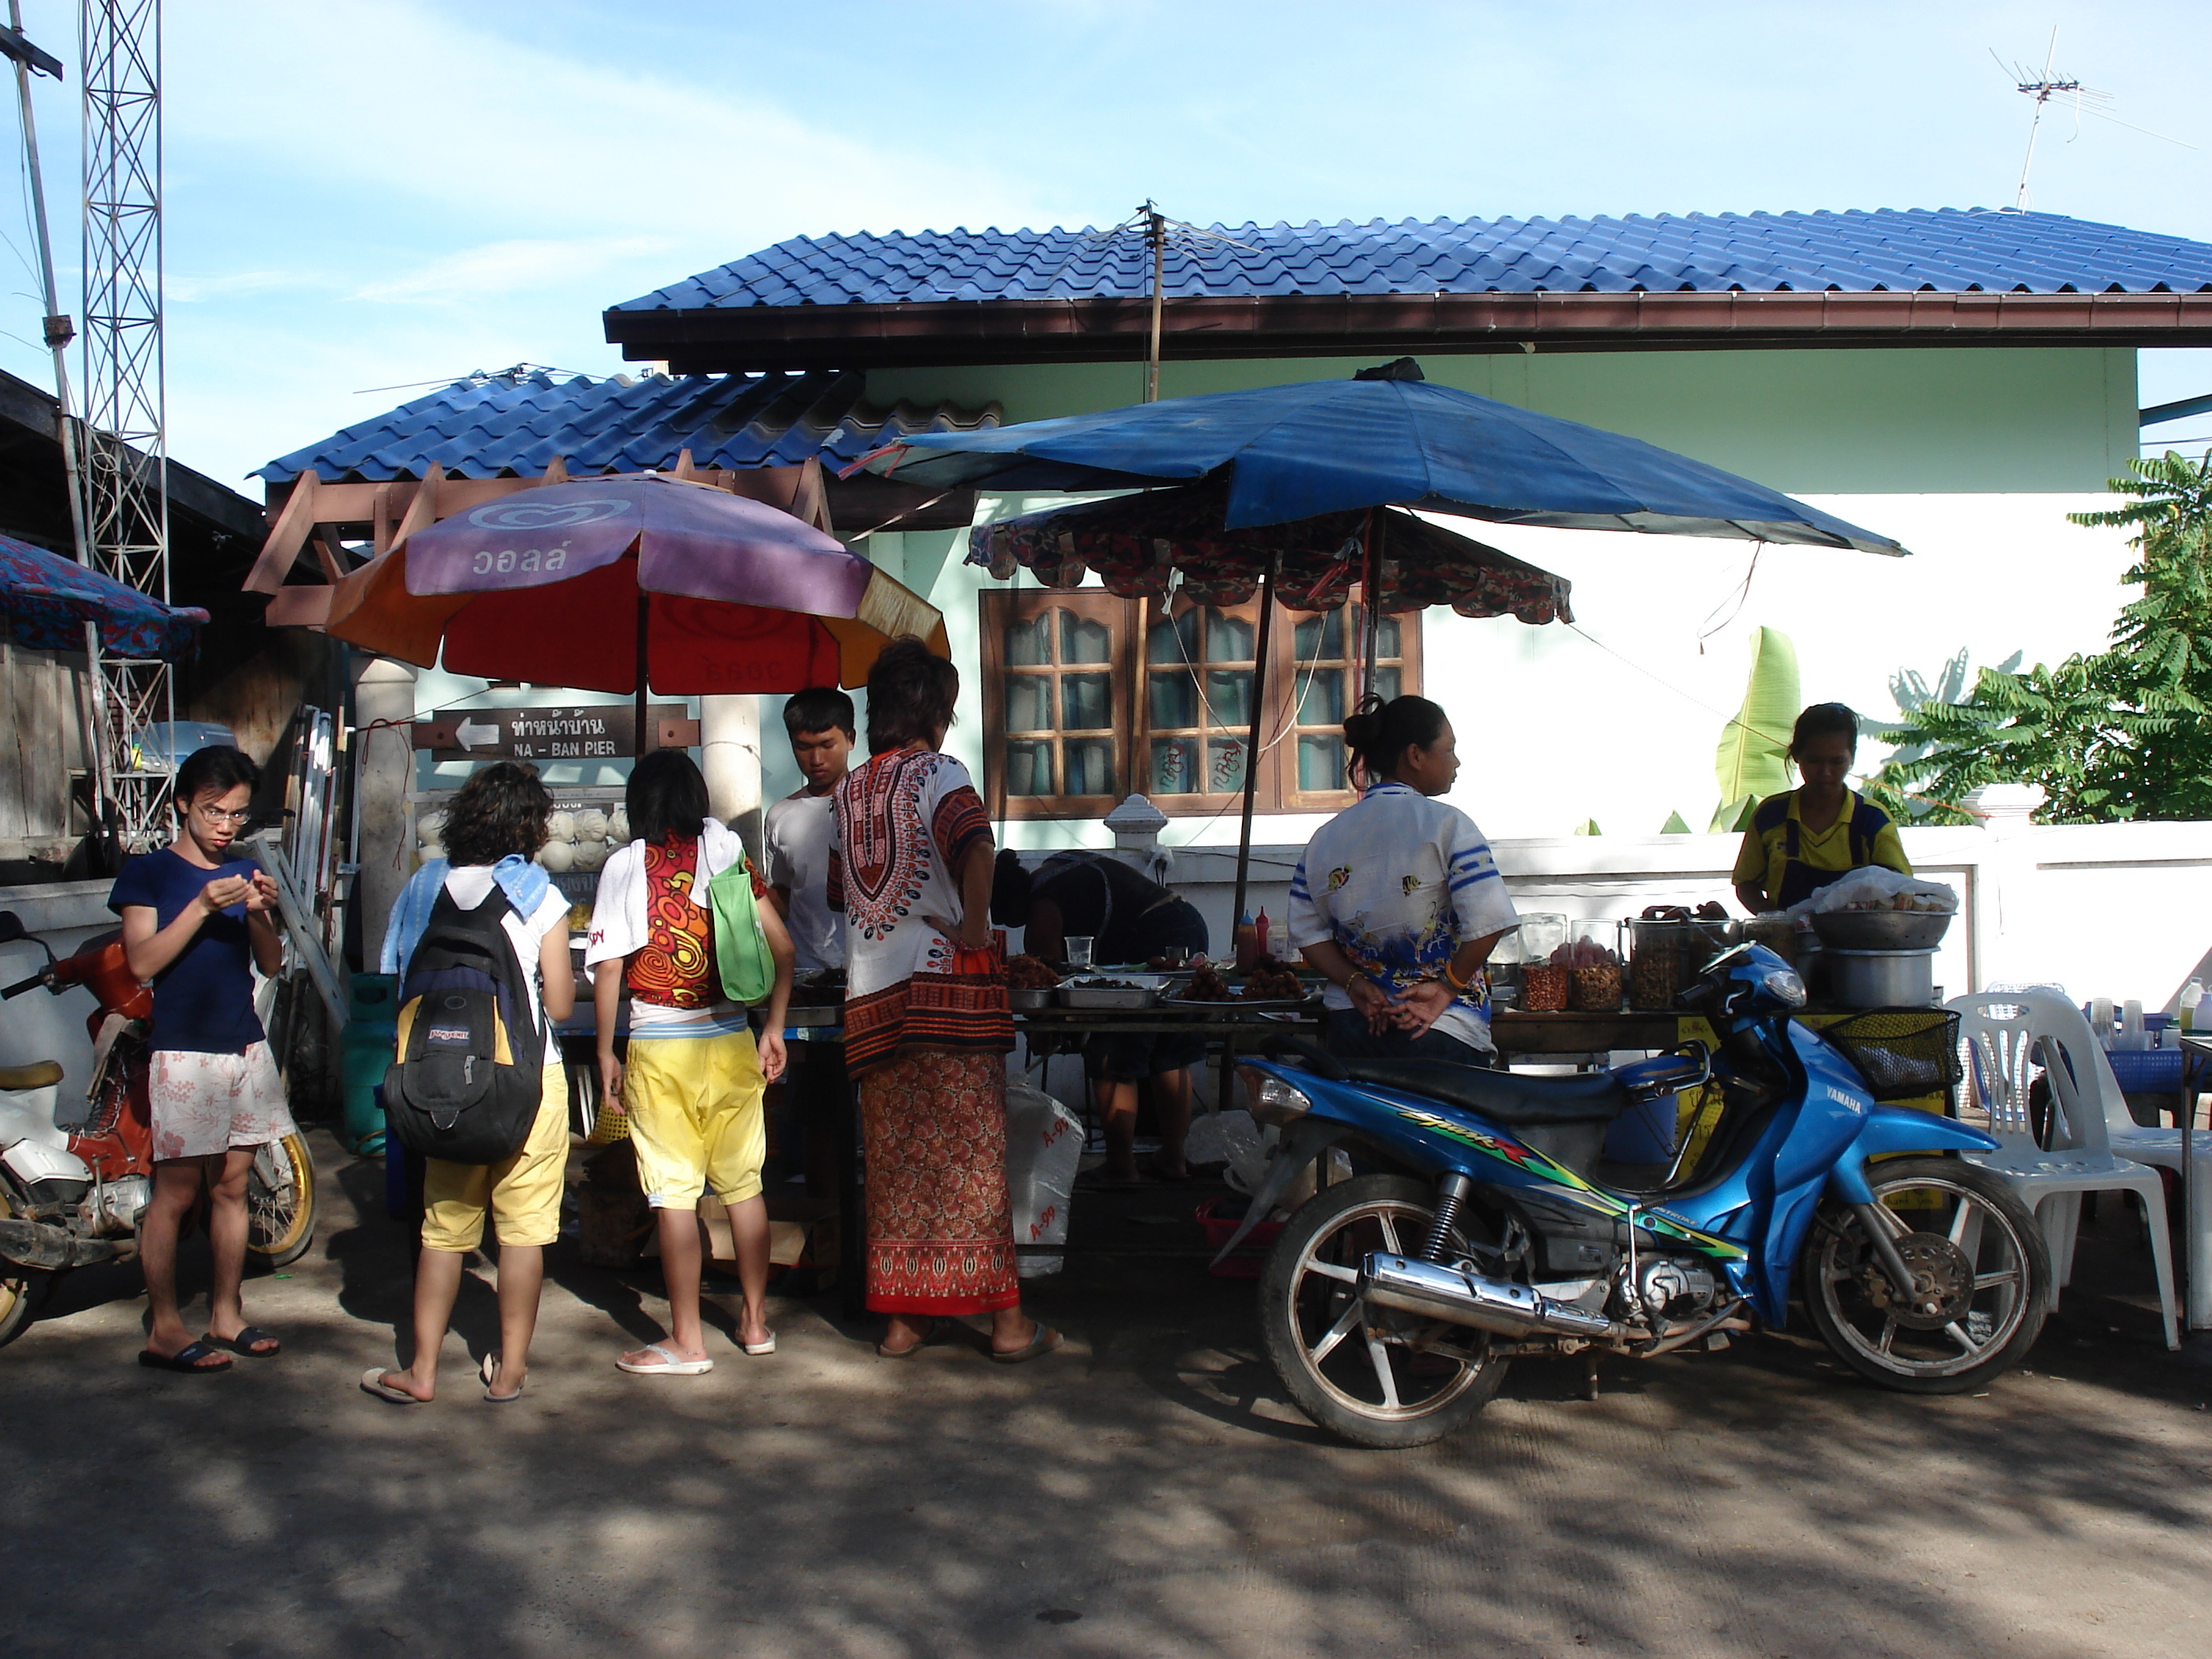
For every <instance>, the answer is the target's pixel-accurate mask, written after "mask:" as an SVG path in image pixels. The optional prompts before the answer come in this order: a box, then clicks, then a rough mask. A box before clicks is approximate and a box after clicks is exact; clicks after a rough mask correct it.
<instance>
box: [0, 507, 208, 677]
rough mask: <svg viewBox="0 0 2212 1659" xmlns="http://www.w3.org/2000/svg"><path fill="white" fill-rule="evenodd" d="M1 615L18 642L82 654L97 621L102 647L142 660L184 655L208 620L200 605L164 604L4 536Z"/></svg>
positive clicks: (0, 569)
mask: <svg viewBox="0 0 2212 1659" xmlns="http://www.w3.org/2000/svg"><path fill="white" fill-rule="evenodd" d="M0 616H5V617H7V618H8V626H9V633H10V634H11V635H12V636H13V638H14V640H15V643H16V644H18V645H21V646H27V647H30V648H31V649H33V650H34V651H82V650H83V649H84V625H85V624H86V623H96V624H98V626H99V629H100V650H101V651H103V652H104V653H106V654H107V655H109V656H111V657H120V658H122V659H125V660H126V661H128V660H136V661H142V662H143V661H148V660H151V659H155V658H165V657H179V656H182V655H183V654H184V653H185V652H187V651H189V650H191V647H192V642H193V641H194V639H195V638H196V637H197V635H198V633H199V630H200V629H202V628H203V627H204V626H205V625H206V623H207V619H208V613H207V612H206V611H203V610H201V609H200V608H199V607H198V606H197V605H163V604H162V603H161V601H160V600H159V599H155V598H153V597H152V596H151V595H150V594H146V593H141V592H139V591H138V590H137V588H135V587H125V586H124V585H123V584H122V583H121V582H119V581H117V580H115V579H114V578H113V577H112V576H103V575H101V574H100V573H99V572H98V571H96V570H88V569H86V568H84V567H83V566H82V565H81V564H79V563H77V562H76V561H75V560H74V559H64V558H63V557H61V556H59V555H58V554H54V553H49V552H47V551H46V550H44V549H43V548H37V547H33V546H32V545H31V544H29V543H28V542H19V541H17V540H16V539H15V538H14V537H13V536H0Z"/></svg>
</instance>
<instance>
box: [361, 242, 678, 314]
mask: <svg viewBox="0 0 2212 1659" xmlns="http://www.w3.org/2000/svg"><path fill="white" fill-rule="evenodd" d="M672 246H674V243H673V241H672V240H671V239H670V238H668V237H665V236H618V237H612V238H575V239H573V240H554V239H548V238H543V237H539V238H517V239H514V240H508V241H503V242H486V243H483V245H482V246H477V247H471V248H464V249H462V250H461V251H460V252H458V253H450V254H447V255H446V256H445V257H444V258H438V259H434V260H432V261H431V262H430V263H429V264H427V265H424V266H423V267H422V269H420V270H415V271H411V272H409V273H408V274H406V275H404V276H395V277H391V278H388V279H386V280H385V281H383V282H378V283H369V284H368V286H367V287H365V288H362V289H360V290H359V291H357V292H356V293H355V294H353V295H350V296H349V297H350V298H353V299H356V300H381V301H415V302H420V303H430V304H439V305H452V304H455V303H460V302H465V301H472V300H483V299H489V298H491V297H493V296H495V295H508V294H513V293H517V292H520V291H522V290H526V289H540V288H544V287H545V286H547V285H548V284H549V283H573V282H574V281H576V280H577V279H578V278H580V277H590V276H598V275H599V273H600V272H602V271H605V270H610V269H611V268H613V267H615V266H617V265H619V264H622V263H623V261H624V260H627V259H633V258H641V257H644V256H647V255H651V254H660V253H665V252H668V251H669V250H670V249H671V247H672Z"/></svg>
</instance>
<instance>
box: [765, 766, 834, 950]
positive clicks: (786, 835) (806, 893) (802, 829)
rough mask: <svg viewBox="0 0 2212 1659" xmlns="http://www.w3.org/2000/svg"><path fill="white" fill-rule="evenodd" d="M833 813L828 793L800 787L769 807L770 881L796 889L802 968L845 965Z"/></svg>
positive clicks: (795, 928) (794, 931) (795, 936)
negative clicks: (834, 895) (833, 876)
mask: <svg viewBox="0 0 2212 1659" xmlns="http://www.w3.org/2000/svg"><path fill="white" fill-rule="evenodd" d="M832 817H834V808H833V805H832V803H831V799H830V797H829V794H828V793H826V792H825V793H822V794H819V795H810V794H808V793H806V791H805V789H800V790H799V792H798V793H795V794H790V795H786V796H785V797H784V798H783V799H781V800H780V801H778V802H776V803H775V805H773V806H771V807H769V809H768V821H767V823H765V824H764V825H763V833H762V839H763V842H766V844H767V845H766V850H767V858H766V860H765V862H766V863H767V866H768V871H767V874H768V884H769V886H771V887H781V888H782V889H784V890H786V891H787V892H788V893H789V894H790V895H791V916H790V925H791V943H792V947H793V950H794V951H796V952H797V953H798V958H799V963H798V966H799V972H800V973H802V974H805V973H811V972H812V971H814V970H815V969H818V968H842V967H843V966H844V965H845V918H844V917H843V915H841V914H839V913H838V912H836V911H835V910H832V909H831V908H829V843H830V841H831V839H832V838H833V836H835V834H836V825H835V824H834V823H832V822H831V819H832Z"/></svg>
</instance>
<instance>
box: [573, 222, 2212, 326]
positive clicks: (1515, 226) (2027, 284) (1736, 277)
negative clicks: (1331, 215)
mask: <svg viewBox="0 0 2212 1659" xmlns="http://www.w3.org/2000/svg"><path fill="white" fill-rule="evenodd" d="M1151 263H1152V262H1151V255H1150V253H1149V252H1148V250H1147V249H1146V245H1145V242H1144V240H1143V237H1142V236H1141V234H1139V233H1138V232H1136V231H1133V230H1130V229H1127V228H1124V229H1122V230H1121V231H1120V232H1118V233H1115V232H1110V231H1109V232H1099V231H1095V230H1091V229H1090V228H1085V229H1082V230H1066V229H1061V228H1054V229H1051V230H1042V231H1040V230H998V229H987V230H967V229H964V228H963V229H958V230H951V231H933V230H932V231H920V232H916V233H914V234H908V233H906V232H903V231H893V232H891V233H890V234H887V235H874V234H866V233H861V234H854V235H849V236H844V235H838V236H823V237H818V238H817V237H809V236H800V237H795V238H793V240H790V241H787V242H779V243H777V244H776V245H775V246H774V247H771V248H766V249H763V251H762V252H758V253H753V254H749V255H747V256H746V257H745V258H742V259H738V260H736V261H733V262H732V263H731V264H726V265H723V266H720V268H718V269H716V270H709V271H705V272H702V274H700V275H699V276H692V277H688V278H686V279H685V280H684V281H683V282H680V283H672V284H671V285H670V286H668V287H666V288H664V289H658V290H656V291H655V292H653V293H651V294H647V295H643V296H641V298H638V299H635V300H630V301H625V302H623V304H621V305H619V306H617V307H613V309H614V310H615V311H617V312H624V311H692V310H702V309H705V310H716V309H739V308H744V307H756V306H845V305H895V304H917V303H929V302H933V301H962V300H968V301H1010V300H1012V301H1018V300H1062V301H1065V300H1091V299H1139V298H1143V297H1145V296H1146V295H1149V294H1150V292H1151V287H1150V282H1151ZM1827 289H1834V290H1838V291H1840V292H1844V293H1878V292H1884V291H1890V292H1895V291H1914V290H1920V291H1933V292H1936V293H1969V292H1978V291H1980V292H1999V293H2027V294H2065V293H2115V292H2117V293H2128V294H2146V293H2160V292H2168V291H2177V290H2178V291H2181V292H2192V293H2193V292H2202V291H2205V290H2212V246H2208V245H2206V244H2204V243H2203V242H2191V241H2187V240H2183V239H2182V238H2180V237H2176V236H2158V235H2152V234H2148V233H2145V232H2142V231H2135V230H2129V229H2126V228H2123V227H2121V226H2118V225H2105V224H2096V223H2093V222H2090V221H2087V220H2083V219H2069V218H2064V217H2062V216H2059V215H2057V214H2051V213H2019V212H2013V211H2009V210H1996V209H1989V208H1966V209H1960V208H1942V209H1936V210H1924V209H1912V210H1897V209H1888V208H1884V209H1880V210H1874V211H1870V212H1857V211H1854V212H1848V213H1833V212H1820V213H1723V214H1703V213H1692V214H1679V215H1678V214H1655V215H1651V216H1644V215H1640V214H1638V215H1631V216H1628V217H1626V218H1620V219H1615V218H1609V217H1599V218H1594V219H1433V220H1430V221H1428V222H1425V223H1424V222H1418V221H1415V220H1411V219H1408V220H1406V221H1403V222H1401V223H1398V224H1387V223H1385V222H1383V221H1382V220H1379V219H1377V220H1373V221H1370V222H1368V223H1366V224H1353V223H1351V222H1348V221H1347V222H1343V223H1340V224H1334V225H1322V224H1314V223H1307V224H1304V225H1289V224H1275V225H1264V226H1263V225H1256V224H1245V225H1237V226H1223V225H1215V226H1213V227H1212V228H1210V229H1209V230H1208V231H1206V233H1204V235H1203V237H1194V236H1192V235H1191V234H1189V233H1188V232H1178V233H1176V234H1174V235H1173V236H1172V237H1171V240H1170V244H1169V248H1168V254H1167V265H1166V281H1165V283H1164V291H1165V293H1166V295H1168V297H1170V298H1171V299H1189V298H1200V297H1223V298H1238V297H1245V296H1253V295H1291V294H1297V295H1338V294H1407V293H1412V294H1435V293H1443V294H1484V293H1503V294H1528V293H1537V292H1545V293H1597V294H1624V293H1631V292H1635V291H1638V290H1645V291H1650V292H1656V293H1726V292H1729V291H1733V290H1743V291H1747V292H1751V293H1779V292H1801V293H1802V292H1820V291H1822V290H1827Z"/></svg>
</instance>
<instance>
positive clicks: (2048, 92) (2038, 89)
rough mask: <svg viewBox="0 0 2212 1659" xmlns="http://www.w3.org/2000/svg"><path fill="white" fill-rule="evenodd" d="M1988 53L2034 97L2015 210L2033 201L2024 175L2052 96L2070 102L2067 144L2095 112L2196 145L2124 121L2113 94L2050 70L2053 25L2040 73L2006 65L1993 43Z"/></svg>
mask: <svg viewBox="0 0 2212 1659" xmlns="http://www.w3.org/2000/svg"><path fill="white" fill-rule="evenodd" d="M1990 58H1991V59H1992V60H1994V61H1995V63H1996V66H1997V68H1998V69H1999V70H2001V71H2002V73H2003V75H2004V77H2005V79H2007V80H2008V81H2010V82H2012V83H2013V88H2014V90H2015V91H2017V92H2020V93H2022V94H2025V95H2027V97H2029V98H2032V99H2033V100H2035V113H2034V115H2033V117H2032V118H2030V119H2029V121H2028V124H2027V155H2025V156H2023V157H2021V163H2020V191H2019V193H2018V194H2017V195H2016V196H2015V197H2014V198H2013V210H2014V211H2015V212H2020V213H2025V212H2026V211H2027V210H2028V208H2029V207H2031V206H2032V205H2033V203H2034V197H2032V196H2030V195H2029V194H2028V189H2027V175H2028V173H2029V170H2030V169H2031V168H2033V167H2034V166H2035V141H2036V138H2037V137H2038V136H2039V134H2040V133H2041V132H2042V131H2043V112H2044V109H2045V106H2047V105H2048V104H2049V103H2050V102H2051V100H2052V99H2053V98H2058V99H2063V100H2070V101H2071V103H2072V105H2073V109H2074V132H2073V136H2072V137H2069V138H2068V139H2067V141H2066V142H2067V143H2069V144H2070V143H2073V142H2074V139H2075V138H2078V137H2081V118H2082V117H2083V116H2085V115H2093V116H2095V117H2096V118H2098V119H2099V120H2100V121H2110V122H2111V123H2112V125H2114V126H2116V127H2125V128H2126V129H2127V130H2128V131H2130V132H2140V133H2142V135H2143V136H2144V137H2146V138H2155V139H2157V140H2158V141H2159V142H2160V143H2166V144H2179V145H2180V146H2181V148H2182V149H2196V148H2197V146H2196V145H2194V144H2191V143H2184V142H2183V141H2182V140H2181V139H2179V138H2169V137H2166V134H2164V133H2162V132H2153V131H2151V130H2150V129H2149V128H2148V127H2139V126H2137V125H2136V124H2135V123H2134V122H2132V121H2123V120H2122V119H2120V118H2119V117H2118V116H2117V115H2115V114H2113V113H2112V109H2111V105H2112V94H2110V93H2109V92H2100V91H2098V90H2097V89H2096V88H2094V87H2085V86H2083V85H2082V84H2081V82H2080V81H2078V80H2076V79H2075V77H2073V76H2058V75H2054V74H2052V72H2051V66H2052V64H2055V63H2056V62H2057V58H2058V31H2057V29H2056V28H2053V29H2052V30H2051V44H2050V46H2048V47H2047V48H2046V49H2045V52H2044V54H2043V73H2042V74H2040V75H2036V74H2034V73H2033V71H2031V70H2029V69H2028V67H2027V64H2014V65H2013V66H2012V67H2011V68H2010V69H2006V68H2005V62H2004V59H2003V58H1999V57H1997V52H1996V47H1995V46H1992V47H1990Z"/></svg>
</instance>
